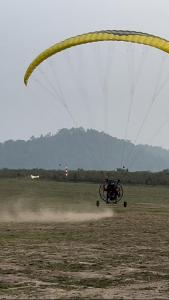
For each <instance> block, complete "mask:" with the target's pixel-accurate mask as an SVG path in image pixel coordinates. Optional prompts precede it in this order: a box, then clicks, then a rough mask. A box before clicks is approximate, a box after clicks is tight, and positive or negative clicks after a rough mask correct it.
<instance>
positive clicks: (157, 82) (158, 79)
mask: <svg viewBox="0 0 169 300" xmlns="http://www.w3.org/2000/svg"><path fill="white" fill-rule="evenodd" d="M164 60H165V57H162V60H161V64H160V68H159V72H158V75H157V77H156V85H155V90H154V93H153V95H152V98H151V102H150V103H149V106H148V108H147V111H146V113H145V115H144V118H143V121H142V123H141V126H140V127H139V129H138V131H137V134H136V137H135V140H134V143H136V142H137V140H138V138H139V137H140V134H141V132H142V130H143V128H144V126H145V123H146V121H147V120H148V117H149V115H150V113H151V111H152V107H153V105H154V103H155V102H156V100H157V99H158V96H159V94H160V93H161V91H162V89H163V88H164V87H165V86H166V84H167V82H168V80H169V74H168V76H167V77H166V78H165V80H164V81H163V82H162V84H161V85H160V83H159V82H160V77H161V74H162V70H163V65H164ZM159 85H160V86H159ZM134 151H135V149H132V150H131V152H130V153H129V155H128V161H129V166H130V164H131V162H130V160H131V157H132V158H133V152H134ZM132 160H133V159H132Z"/></svg>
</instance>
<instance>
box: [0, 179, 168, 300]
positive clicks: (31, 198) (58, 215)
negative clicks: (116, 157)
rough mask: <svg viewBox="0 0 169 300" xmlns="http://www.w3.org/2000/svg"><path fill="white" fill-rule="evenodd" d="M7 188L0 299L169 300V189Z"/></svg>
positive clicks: (5, 183) (0, 232)
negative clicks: (114, 195) (120, 197)
mask: <svg viewBox="0 0 169 300" xmlns="http://www.w3.org/2000/svg"><path fill="white" fill-rule="evenodd" d="M97 199H98V185H95V184H90V183H88V184H87V183H83V184H82V183H69V182H63V183H62V182H60V183H57V182H54V181H44V180H42V181H41V180H37V181H31V180H30V179H29V178H25V179H8V180H7V179H1V180H0V203H1V210H0V299H62V298H63V299H66V298H72V299H80V298H90V299H113V298H114V299H166V298H168V297H169V234H168V228H169V187H163V186H155V187H151V186H124V199H125V201H127V202H128V207H127V208H123V202H121V203H119V204H118V205H117V206H113V207H112V206H111V207H110V206H109V207H107V206H105V205H101V206H100V207H99V208H97V207H96V205H95V203H96V200H97Z"/></svg>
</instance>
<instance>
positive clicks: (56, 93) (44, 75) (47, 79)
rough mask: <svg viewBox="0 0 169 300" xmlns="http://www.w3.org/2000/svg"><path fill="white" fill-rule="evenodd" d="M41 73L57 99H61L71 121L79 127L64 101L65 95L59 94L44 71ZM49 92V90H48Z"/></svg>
mask: <svg viewBox="0 0 169 300" xmlns="http://www.w3.org/2000/svg"><path fill="white" fill-rule="evenodd" d="M39 72H40V74H41V75H42V76H43V77H44V79H45V80H46V82H47V83H48V85H49V87H50V89H51V91H52V92H53V94H54V95H55V97H59V99H60V103H61V104H62V105H63V107H64V108H65V110H66V112H67V114H68V115H69V117H70V119H71V120H72V122H73V124H74V125H75V126H77V125H76V124H77V123H76V121H75V119H74V117H73V115H72V113H71V111H70V109H69V107H68V105H67V103H66V101H65V99H64V96H63V94H60V93H59V92H58V90H57V88H56V87H55V85H53V83H52V82H51V81H50V79H49V78H48V77H47V76H46V74H45V73H44V72H43V71H42V70H39ZM48 90H49V89H48Z"/></svg>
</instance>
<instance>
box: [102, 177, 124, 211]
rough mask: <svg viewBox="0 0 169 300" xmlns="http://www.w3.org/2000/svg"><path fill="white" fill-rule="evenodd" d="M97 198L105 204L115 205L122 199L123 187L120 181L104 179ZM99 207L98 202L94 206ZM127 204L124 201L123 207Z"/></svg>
mask: <svg viewBox="0 0 169 300" xmlns="http://www.w3.org/2000/svg"><path fill="white" fill-rule="evenodd" d="M99 196H100V199H101V200H102V201H104V202H105V203H106V204H117V203H118V202H119V201H120V200H121V199H122V197H123V187H122V185H121V183H120V180H119V179H118V180H113V179H105V181H104V183H102V184H100V186H99ZM99 205H100V201H99V200H97V201H96V206H99ZM126 206H127V202H126V201H124V207H126Z"/></svg>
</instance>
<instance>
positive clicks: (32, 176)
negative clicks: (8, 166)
mask: <svg viewBox="0 0 169 300" xmlns="http://www.w3.org/2000/svg"><path fill="white" fill-rule="evenodd" d="M38 178H39V175H32V174H31V179H38Z"/></svg>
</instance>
